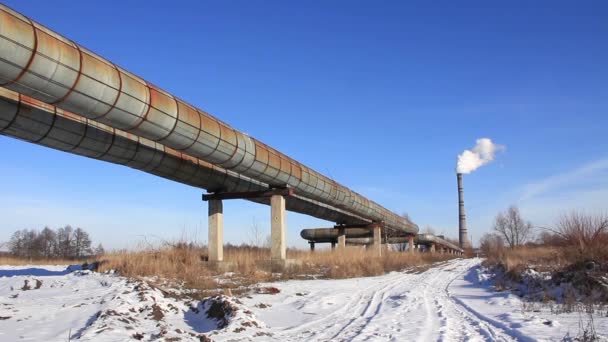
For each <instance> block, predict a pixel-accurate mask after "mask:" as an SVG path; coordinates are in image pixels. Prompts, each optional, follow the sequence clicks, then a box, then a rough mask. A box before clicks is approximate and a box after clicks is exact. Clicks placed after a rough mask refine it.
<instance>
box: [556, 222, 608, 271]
mask: <svg viewBox="0 0 608 342" xmlns="http://www.w3.org/2000/svg"><path fill="white" fill-rule="evenodd" d="M554 232H555V233H556V234H557V235H558V236H559V237H560V238H561V240H562V243H563V245H565V246H567V249H568V250H569V251H574V254H575V255H573V257H574V258H575V259H583V260H589V259H591V260H601V261H605V260H608V249H607V248H606V247H605V246H606V244H607V243H608V216H607V215H586V214H583V213H580V212H571V213H570V214H568V215H564V216H562V217H561V218H560V220H559V222H558V223H557V225H556V227H555V229H554Z"/></svg>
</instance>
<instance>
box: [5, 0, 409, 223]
mask: <svg viewBox="0 0 608 342" xmlns="http://www.w3.org/2000/svg"><path fill="white" fill-rule="evenodd" d="M0 86H4V87H6V88H9V89H12V90H15V91H17V92H20V93H22V94H24V95H28V96H31V97H33V98H36V99H38V100H41V101H43V102H45V103H49V104H54V105H55V106H57V107H58V108H61V109H64V110H67V111H71V112H74V113H77V114H79V115H81V116H84V117H86V118H87V119H90V120H93V121H96V122H98V123H102V124H106V125H108V126H110V127H112V128H114V129H119V130H122V131H125V132H128V133H130V134H134V135H137V136H141V137H142V138H146V139H149V140H151V141H152V142H154V143H155V144H161V145H163V146H166V147H167V148H171V149H173V151H176V153H183V154H186V155H189V156H192V157H195V158H198V159H199V160H203V161H205V162H208V163H211V164H213V165H214V167H220V168H222V169H224V170H231V171H234V172H236V173H237V174H241V175H243V176H246V177H249V178H250V179H253V180H256V181H259V182H262V183H264V184H267V185H270V186H272V187H277V186H284V185H288V186H289V187H291V188H293V189H295V191H296V193H298V194H299V195H301V196H303V197H306V198H310V199H312V200H315V201H319V202H322V203H325V204H327V205H330V206H332V207H334V208H341V210H343V211H347V212H349V213H351V214H353V215H355V216H357V217H361V218H364V219H365V220H368V221H373V222H381V223H382V224H383V226H384V227H385V228H387V229H388V230H394V231H400V232H405V233H417V232H418V226H417V225H415V224H414V223H412V222H410V221H409V220H407V219H405V218H403V217H401V216H399V215H397V214H395V213H393V212H391V211H389V210H388V209H386V208H384V207H382V206H380V205H378V204H377V203H375V202H373V201H371V200H369V199H367V198H366V197H364V196H362V195H360V194H358V193H356V192H354V191H352V190H350V189H349V188H347V187H345V186H343V185H340V184H338V183H336V182H335V181H333V180H332V179H330V178H328V177H326V176H324V175H322V174H320V173H319V172H316V171H314V170H312V169H311V168H309V167H306V166H305V165H303V164H301V163H299V162H297V161H296V160H294V159H292V158H289V157H288V156H286V155H285V154H283V153H280V152H279V151H277V150H275V149H273V148H271V147H269V146H267V145H265V144H264V143H262V142H260V141H258V140H256V139H253V138H251V137H249V136H248V135H246V134H244V133H242V132H240V131H237V130H235V129H234V128H232V127H230V126H228V125H227V124H225V123H223V122H221V121H220V120H218V119H216V118H215V117H213V116H211V115H210V114H208V113H206V112H204V111H203V110H201V109H198V108H196V107H194V106H192V105H190V104H188V103H186V102H185V101H182V100H180V99H178V98H176V97H175V96H173V95H172V94H170V93H168V92H166V91H164V90H162V89H160V88H158V87H156V86H154V85H152V84H150V83H149V82H147V81H145V80H143V79H141V78H139V77H138V76H135V75H133V74H131V73H130V72H128V71H126V70H124V69H122V68H120V67H118V66H117V65H115V64H114V63H112V62H110V61H108V60H106V59H104V58H102V57H100V56H98V55H96V54H94V53H93V52H91V51H89V50H87V49H85V48H84V47H82V46H80V45H78V44H76V43H74V42H73V41H71V40H69V39H67V38H65V37H62V36H61V35H59V34H57V33H55V32H53V31H51V30H49V29H48V28H46V27H44V26H42V25H40V24H38V23H35V22H33V21H32V20H31V19H29V18H27V17H25V16H23V15H21V14H19V13H17V12H15V11H13V10H11V9H9V8H8V7H6V6H3V5H0ZM361 158H362V159H364V158H365V156H364V155H363V156H361ZM217 190H220V191H227V189H226V188H221V189H217Z"/></svg>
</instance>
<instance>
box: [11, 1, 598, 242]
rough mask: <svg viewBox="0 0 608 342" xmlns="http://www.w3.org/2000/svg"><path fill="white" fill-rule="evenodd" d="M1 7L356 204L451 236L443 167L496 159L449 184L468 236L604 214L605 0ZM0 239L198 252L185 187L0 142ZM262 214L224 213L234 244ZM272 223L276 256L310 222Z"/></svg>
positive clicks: (248, 209)
mask: <svg viewBox="0 0 608 342" xmlns="http://www.w3.org/2000/svg"><path fill="white" fill-rule="evenodd" d="M5 4H7V5H8V6H10V7H12V8H14V9H16V10H18V11H20V12H22V13H24V14H25V15H28V16H30V17H32V18H33V19H34V20H36V21H38V22H40V23H42V24H43V25H46V26H48V27H50V28H52V29H54V30H56V31H58V32H60V33H61V34H63V35H65V36H67V37H69V38H71V39H73V40H75V41H76V42H79V43H80V44H82V45H84V46H86V47H88V48H89V49H91V50H93V51H95V52H97V53H99V54H100V55H102V56H104V57H106V58H108V59H110V60H112V61H113V62H115V63H117V64H119V65H121V66H123V67H124V68H126V69H128V70H130V71H132V72H134V73H136V74H138V75H140V76H142V77H143V78H145V79H147V80H149V81H151V82H153V83H155V84H157V85H159V86H160V87H162V88H164V89H166V90H168V91H170V92H172V93H174V94H175V95H177V96H178V97H180V98H183V99H185V100H186V101H189V102H191V103H192V104H195V105H197V106H199V107H201V108H203V109H205V110H207V111H208V112H210V113H213V114H214V115H215V116H217V117H218V118H220V119H221V120H223V121H225V122H228V123H229V124H231V125H232V126H234V127H236V128H238V129H240V130H243V131H245V132H247V133H249V134H250V135H252V136H254V137H256V138H258V139H260V140H262V141H264V142H265V143H267V144H270V145H272V146H273V147H275V148H277V149H279V150H280V151H282V152H284V153H286V154H288V155H290V156H293V157H294V158H296V159H297V160H299V161H301V162H303V163H305V164H307V165H308V166H310V167H312V168H314V169H316V170H318V171H320V172H322V173H324V174H326V175H328V176H331V177H332V178H334V179H336V180H338V181H339V182H341V183H342V184H345V185H347V186H349V187H351V188H352V189H354V190H357V191H359V192H361V193H362V194H364V195H367V196H368V197H369V198H371V199H373V200H375V201H377V202H379V203H380V204H382V205H384V206H385V207H387V208H389V209H392V210H394V211H396V212H398V213H401V212H407V213H409V214H410V216H411V217H412V218H413V219H414V221H415V222H416V223H418V224H419V225H420V226H421V227H424V226H426V225H430V226H433V227H434V228H435V230H436V231H437V232H443V233H445V234H446V235H449V236H453V237H456V236H457V225H458V222H457V219H458V214H457V191H456V177H455V175H454V167H455V162H456V157H457V155H458V154H459V153H460V152H462V150H463V149H465V148H470V147H472V146H473V144H474V143H475V140H476V139H477V138H481V137H489V138H492V139H493V140H494V141H496V142H498V143H500V144H503V145H505V146H506V150H505V151H504V152H502V153H501V154H499V155H498V157H497V160H496V161H495V162H494V163H492V164H489V165H487V166H484V167H482V168H480V169H479V170H477V171H476V172H474V173H472V174H470V175H466V176H465V199H466V206H467V214H468V218H469V232H470V233H471V234H472V235H473V238H474V240H477V238H478V237H479V236H480V235H481V234H482V233H483V232H485V231H488V230H490V229H491V226H492V220H493V217H494V216H495V214H496V213H497V211H499V210H502V209H505V208H506V207H508V206H509V205H511V204H516V205H519V206H520V208H521V209H522V212H523V213H524V215H525V216H526V218H528V219H530V220H532V221H533V223H535V224H537V225H548V224H551V223H553V222H554V221H555V220H556V218H557V216H558V215H559V214H560V213H562V212H563V211H564V210H570V209H586V210H587V211H602V210H604V211H605V210H607V209H608V204H607V203H608V201H607V200H608V135H607V131H608V20H607V18H608V3H607V2H605V1H580V2H576V3H575V2H572V1H564V2H561V1H533V2H530V1H508V2H503V3H502V4H498V3H497V2H488V1H465V2H454V1H434V2H432V3H431V2H426V1H420V2H411V1H408V2H406V1H383V2H376V1H366V2H363V1H309V2H298V3H296V2H291V3H289V4H288V3H287V2H285V1H276V2H272V1H215V2H206V1H146V2H145V4H144V3H143V2H141V1H131V0H129V1H106V2H89V1H53V2H50V1H17V0H12V1H5ZM0 178H1V179H2V180H3V181H2V190H1V191H0V241H6V240H7V239H8V238H9V236H10V234H11V233H12V232H13V231H14V230H16V229H19V228H41V227H43V226H44V225H46V224H48V225H50V226H52V227H57V226H59V225H65V224H72V225H75V226H81V227H83V228H85V229H87V230H88V231H90V232H91V234H92V237H93V239H94V240H95V241H98V242H102V243H103V244H104V245H106V247H111V248H122V247H132V246H135V245H137V244H138V243H139V242H141V241H143V240H144V238H145V239H147V240H148V241H157V240H155V239H157V237H161V238H163V239H178V238H180V237H181V236H182V235H185V236H186V237H188V238H195V237H197V238H198V240H199V241H205V240H206V234H207V228H206V227H207V222H206V220H207V219H206V205H205V204H204V203H202V202H201V201H200V195H201V193H202V190H199V189H195V188H191V187H188V186H185V185H181V184H178V183H174V182H171V181H168V180H164V179H161V178H157V177H154V176H151V175H148V174H145V173H141V172H139V171H135V170H131V169H128V168H125V167H122V166H117V165H113V164H108V163H104V162H100V161H96V160H91V159H85V158H82V157H78V156H73V155H70V154H66V153H63V152H58V151H54V150H50V149H47V148H43V147H39V146H36V145H32V144H28V143H24V142H21V141H17V140H14V139H12V138H8V137H0ZM254 220H255V221H256V222H257V224H258V225H259V226H260V228H261V229H263V231H264V232H265V233H268V232H269V228H268V227H269V223H268V222H269V209H268V207H264V206H261V205H257V204H251V203H248V202H246V201H232V202H229V203H227V204H226V205H225V225H226V228H225V239H226V241H227V242H232V243H240V242H243V241H247V240H248V238H247V233H248V231H249V229H250V226H251V224H252V222H253V221H254ZM326 224H328V223H325V222H323V221H319V220H316V219H313V218H310V217H306V216H302V215H297V214H289V215H288V227H289V228H288V230H289V233H288V244H289V245H292V246H304V243H303V241H302V240H301V239H300V238H299V231H300V229H302V228H304V227H315V226H322V225H326Z"/></svg>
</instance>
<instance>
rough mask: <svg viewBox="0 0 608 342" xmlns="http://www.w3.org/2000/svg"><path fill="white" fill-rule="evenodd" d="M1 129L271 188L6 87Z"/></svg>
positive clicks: (186, 180)
mask: <svg viewBox="0 0 608 342" xmlns="http://www.w3.org/2000/svg"><path fill="white" fill-rule="evenodd" d="M0 134H1V135H5V136H10V137H14V138H17V139H20V140H24V141H28V142H32V143H35V144H38V145H42V146H46V147H50V148H53V149H57V150H61V151H65V152H69V153H72V154H76V155H80V156H85V157H89V158H93V159H98V160H102V161H107V162H110V163H114V164H119V165H124V166H128V167H131V168H134V169H137V170H141V171H144V172H147V173H150V174H154V175H156V176H159V177H163V178H166V179H170V180H173V181H176V182H180V183H183V184H187V185H191V186H194V187H197V188H201V189H207V190H211V191H215V190H217V189H220V188H221V189H227V190H228V191H234V192H244V191H264V190H267V189H268V185H267V184H264V183H261V182H258V181H255V180H252V179H250V178H247V177H244V176H242V175H239V174H237V173H235V172H233V171H228V170H225V169H222V168H220V167H217V166H215V165H213V164H211V163H208V162H205V161H203V160H200V159H197V158H193V157H190V156H188V155H186V154H184V153H181V152H178V151H175V150H173V149H170V148H168V147H166V146H163V145H162V144H159V143H156V142H153V141H150V140H148V139H145V138H141V137H138V136H135V135H133V134H130V133H126V132H124V131H121V130H118V129H113V128H111V127H108V126H106V125H104V124H99V123H96V122H94V121H91V120H89V119H86V118H83V117H81V116H79V115H76V114H73V113H70V112H67V111H63V110H61V109H58V108H56V107H53V106H51V105H48V104H46V103H43V102H40V101H38V100H35V99H33V98H31V97H28V96H25V95H21V94H18V93H15V92H13V91H10V90H7V89H5V88H1V87H0ZM91 181H94V180H93V179H92V180H91ZM251 201H253V202H257V203H262V204H267V205H269V204H270V200H269V199H268V198H256V199H251ZM286 207H287V210H290V211H294V212H298V213H302V214H307V215H311V216H315V217H317V218H320V219H324V220H328V221H331V222H350V223H352V224H362V223H365V222H366V221H365V220H364V219H362V218H359V217H356V216H354V215H352V214H350V213H347V212H344V211H342V210H341V209H338V208H332V207H330V206H328V205H326V204H323V203H320V202H317V201H314V200H310V199H305V198H302V197H299V196H297V194H296V195H294V196H289V197H287V202H286Z"/></svg>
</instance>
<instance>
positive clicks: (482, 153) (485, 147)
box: [456, 138, 505, 173]
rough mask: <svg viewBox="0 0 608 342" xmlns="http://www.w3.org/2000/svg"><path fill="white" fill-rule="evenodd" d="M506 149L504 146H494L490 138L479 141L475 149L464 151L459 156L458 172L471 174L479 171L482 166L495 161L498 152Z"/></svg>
mask: <svg viewBox="0 0 608 342" xmlns="http://www.w3.org/2000/svg"><path fill="white" fill-rule="evenodd" d="M504 149H505V147H504V146H502V145H497V144H494V143H493V142H492V140H491V139H489V138H481V139H477V142H476V144H475V147H473V148H472V149H470V150H464V152H462V153H461V154H460V155H459V156H458V164H457V165H456V172H457V173H471V172H473V171H475V170H477V169H478V168H479V167H480V166H483V165H485V164H487V163H489V162H491V161H492V160H494V157H495V156H496V152H498V151H501V150H504Z"/></svg>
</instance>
